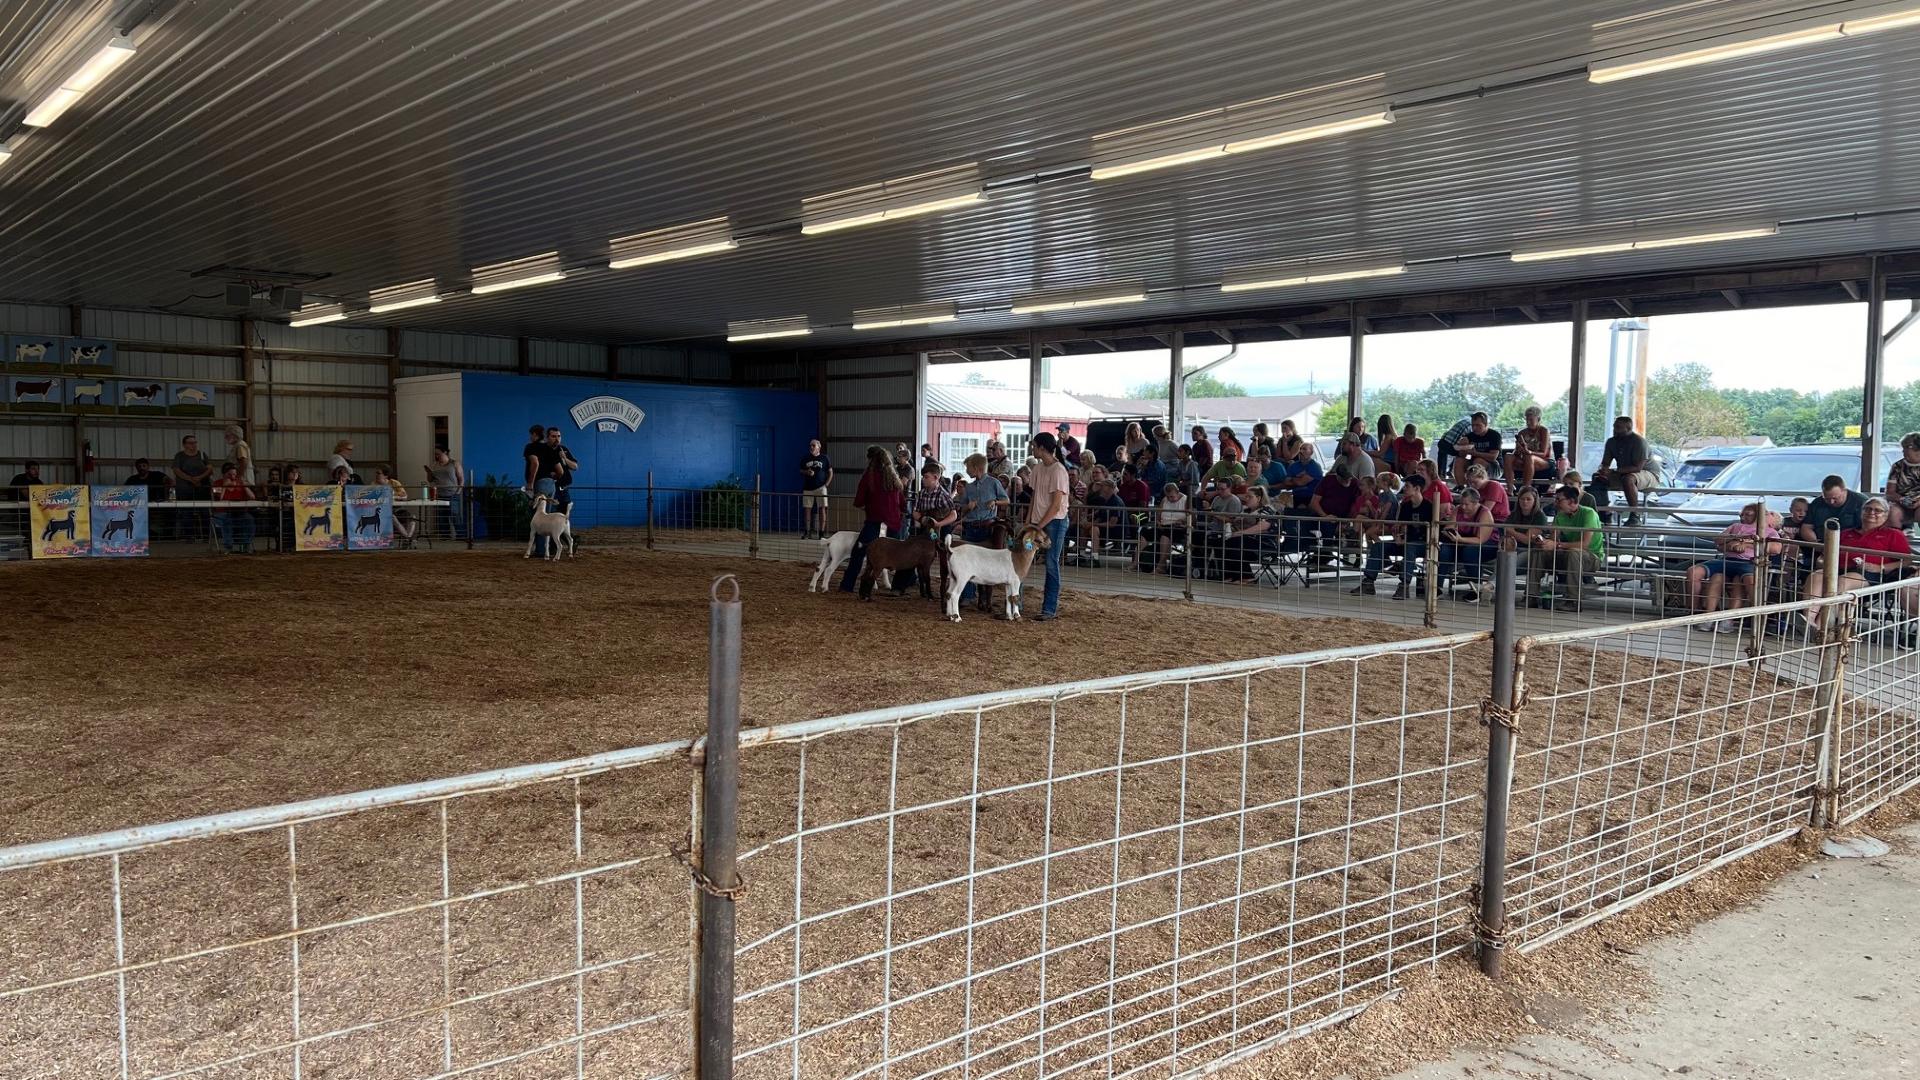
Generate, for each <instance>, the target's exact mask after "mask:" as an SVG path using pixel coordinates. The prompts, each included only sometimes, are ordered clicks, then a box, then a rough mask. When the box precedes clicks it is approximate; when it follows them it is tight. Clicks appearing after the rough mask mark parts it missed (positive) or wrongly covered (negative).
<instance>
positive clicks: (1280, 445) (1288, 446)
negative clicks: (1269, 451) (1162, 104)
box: [1273, 420, 1312, 462]
mask: <svg viewBox="0 0 1920 1080" xmlns="http://www.w3.org/2000/svg"><path fill="white" fill-rule="evenodd" d="M1303 442H1306V440H1305V439H1302V438H1301V437H1300V432H1299V430H1298V429H1296V428H1295V427H1294V425H1293V421H1291V420H1282V421H1280V438H1279V440H1278V441H1276V442H1275V443H1274V444H1273V459H1274V460H1275V461H1283V462H1284V461H1292V460H1293V459H1294V458H1295V457H1296V456H1298V455H1299V453H1300V444H1301V443H1303ZM1308 445H1309V446H1311V445H1312V444H1311V443H1308Z"/></svg>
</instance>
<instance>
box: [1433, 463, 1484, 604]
mask: <svg viewBox="0 0 1920 1080" xmlns="http://www.w3.org/2000/svg"><path fill="white" fill-rule="evenodd" d="M1494 534H1495V530H1494V526H1493V513H1492V511H1490V510H1488V509H1487V507H1486V505H1485V504H1484V503H1482V502H1481V501H1480V493H1479V492H1478V491H1475V490H1474V489H1473V488H1472V487H1471V486H1469V487H1468V488H1466V489H1465V490H1464V491H1462V492H1460V497H1459V498H1458V499H1455V500H1454V502H1453V514H1452V516H1451V517H1449V518H1448V519H1447V521H1446V523H1445V524H1444V525H1442V526H1441V527H1440V572H1441V573H1442V574H1443V575H1445V576H1446V578H1447V580H1448V581H1450V582H1452V583H1453V584H1454V585H1456V586H1457V585H1460V584H1462V583H1463V582H1464V583H1468V584H1469V591H1468V593H1467V602H1468V603H1470V604H1477V603H1479V602H1480V568H1481V566H1482V564H1483V563H1484V562H1485V560H1486V554H1487V547H1488V545H1490V544H1492V543H1493V538H1494Z"/></svg>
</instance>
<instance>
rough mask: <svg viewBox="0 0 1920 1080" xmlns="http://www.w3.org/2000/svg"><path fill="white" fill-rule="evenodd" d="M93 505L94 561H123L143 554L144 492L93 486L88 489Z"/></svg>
mask: <svg viewBox="0 0 1920 1080" xmlns="http://www.w3.org/2000/svg"><path fill="white" fill-rule="evenodd" d="M90 490H91V492H92V500H91V501H92V504H93V514H92V516H93V551H92V552H91V554H92V555H93V556H94V557H95V558H108V559H114V558H118V559H125V558H137V557H139V556H142V555H145V554H147V489H146V487H145V486H143V485H140V484H135V485H132V486H130V487H96V488H92V489H90Z"/></svg>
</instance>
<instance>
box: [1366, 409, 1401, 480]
mask: <svg viewBox="0 0 1920 1080" xmlns="http://www.w3.org/2000/svg"><path fill="white" fill-rule="evenodd" d="M1395 431H1396V429H1395V428H1394V426H1393V417H1391V416H1389V415H1387V414H1386V413H1381V414H1380V419H1379V421H1378V422H1377V423H1376V424H1375V426H1374V430H1373V449H1372V450H1369V451H1367V454H1368V456H1369V457H1371V458H1373V471H1374V472H1375V473H1379V472H1382V471H1384V470H1387V469H1391V468H1393V467H1394V461H1393V441H1394V438H1395Z"/></svg>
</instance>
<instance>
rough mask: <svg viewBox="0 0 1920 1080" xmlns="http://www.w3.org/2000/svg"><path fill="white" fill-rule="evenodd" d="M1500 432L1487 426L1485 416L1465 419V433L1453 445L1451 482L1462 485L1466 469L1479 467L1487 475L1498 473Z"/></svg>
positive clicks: (1478, 414) (1477, 414)
mask: <svg viewBox="0 0 1920 1080" xmlns="http://www.w3.org/2000/svg"><path fill="white" fill-rule="evenodd" d="M1501 443H1502V437H1501V435H1500V432H1499V431H1498V430H1496V429H1494V428H1492V427H1490V426H1488V424H1487V414H1486V413H1483V412H1477V413H1474V414H1473V415H1472V416H1470V417H1468V418H1467V430H1466V433H1465V434H1463V435H1461V436H1460V438H1459V439H1458V440H1457V441H1455V442H1454V444H1453V472H1452V473H1451V475H1452V477H1453V482H1454V483H1456V484H1459V483H1464V482H1465V481H1466V478H1467V469H1468V467H1470V466H1473V465H1479V466H1481V467H1482V468H1484V469H1486V470H1487V475H1489V476H1494V475H1497V474H1498V473H1499V472H1500V452H1501V451H1500V447H1501Z"/></svg>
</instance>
